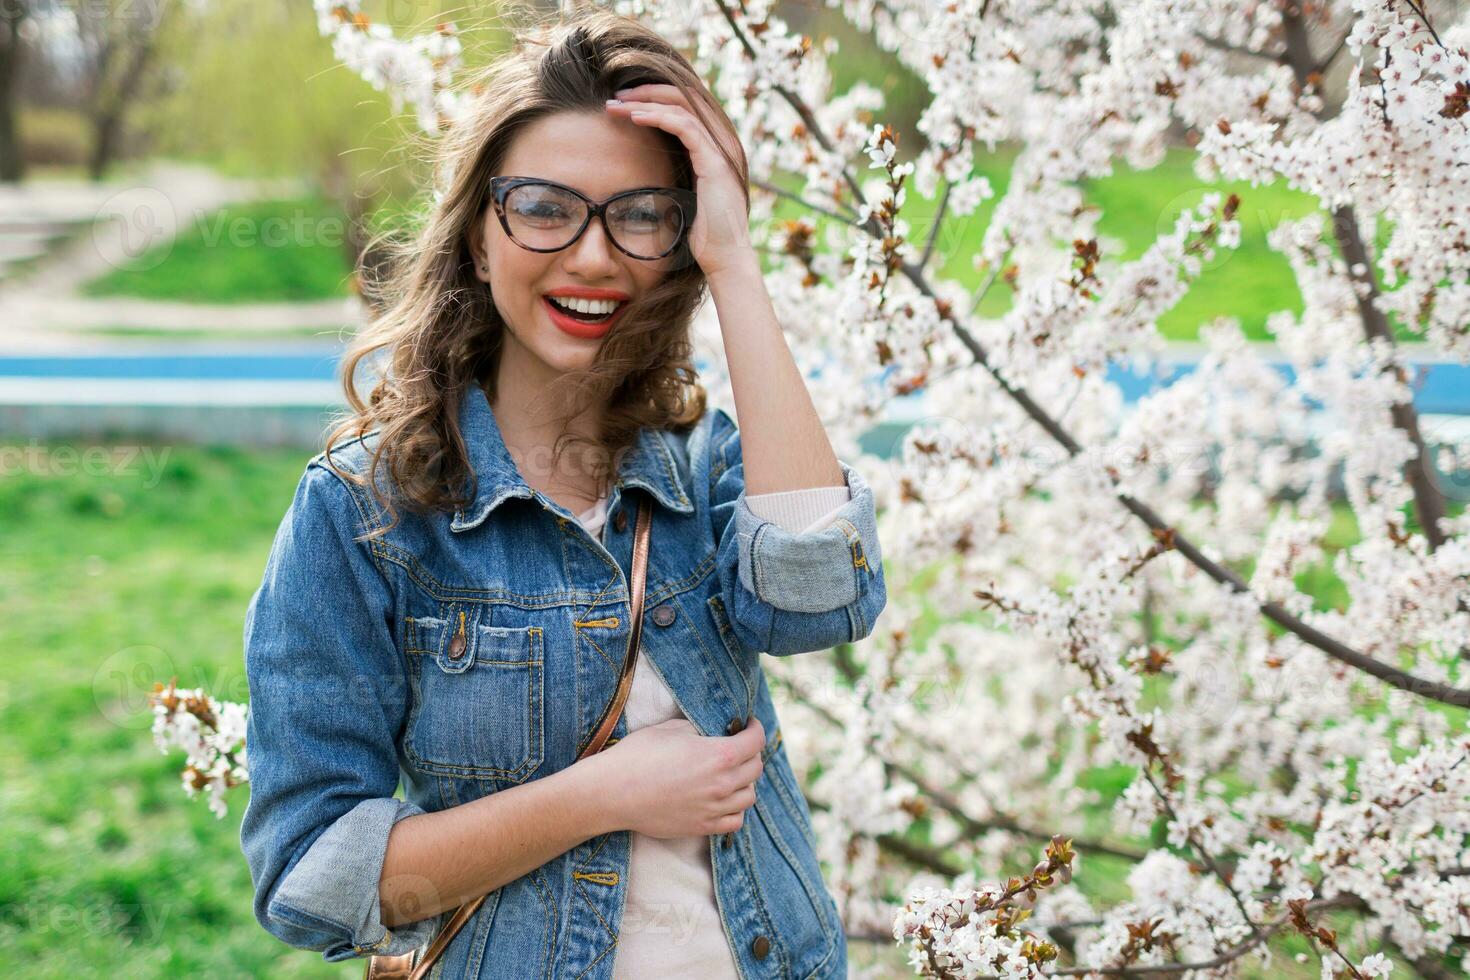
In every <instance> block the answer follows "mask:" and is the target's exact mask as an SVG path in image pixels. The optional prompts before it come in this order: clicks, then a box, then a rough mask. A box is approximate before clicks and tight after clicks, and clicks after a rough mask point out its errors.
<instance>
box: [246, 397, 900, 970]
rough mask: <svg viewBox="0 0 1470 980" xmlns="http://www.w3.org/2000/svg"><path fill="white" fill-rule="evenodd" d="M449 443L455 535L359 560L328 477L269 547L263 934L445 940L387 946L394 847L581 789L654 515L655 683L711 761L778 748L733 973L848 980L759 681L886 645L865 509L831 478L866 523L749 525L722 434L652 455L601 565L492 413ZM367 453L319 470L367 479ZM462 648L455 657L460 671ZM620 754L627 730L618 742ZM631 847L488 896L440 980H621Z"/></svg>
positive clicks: (608, 837)
mask: <svg viewBox="0 0 1470 980" xmlns="http://www.w3.org/2000/svg"><path fill="white" fill-rule="evenodd" d="M459 424H460V427H461V431H462V433H463V436H464V440H465V443H466V447H467V450H468V453H469V457H470V464H471V467H472V468H473V470H474V473H475V476H476V479H475V487H474V496H473V501H472V502H471V503H470V504H469V505H468V506H466V507H465V509H463V510H460V511H457V512H455V513H453V514H452V515H451V514H448V513H443V512H437V513H434V514H416V513H413V512H409V511H403V512H402V519H401V522H400V523H399V524H398V525H397V526H396V527H394V528H393V529H391V530H390V531H389V532H388V533H387V535H386V536H384V537H381V538H377V539H372V540H370V541H364V540H361V539H360V535H362V534H363V533H364V532H365V531H367V530H369V529H371V528H373V527H380V526H383V525H384V524H386V523H387V520H386V517H385V515H384V514H383V513H382V512H381V511H380V510H379V508H378V507H377V505H376V503H375V502H374V501H373V499H372V496H371V494H369V493H368V492H367V490H366V489H365V488H363V487H359V486H356V485H354V484H353V483H351V482H350V481H348V480H345V479H343V478H342V477H341V476H340V475H338V474H337V473H334V472H333V471H332V469H331V468H330V467H329V466H328V465H327V460H326V454H325V453H322V454H319V455H318V456H316V457H315V458H313V459H312V460H311V461H310V462H309V463H308V464H307V466H306V470H305V473H304V474H303V476H302V478H301V481H300V483H299V485H298V486H297V488H296V495H295V498H294V499H293V500H292V502H291V506H290V509H289V510H288V511H287V513H286V515H285V517H284V518H283V519H282V521H281V525H280V528H279V530H278V531H277V533H276V537H275V541H274V543H273V545H272V547H271V552H270V556H269V558H268V560H267V564H266V568H265V574H264V577H263V580H262V582H261V585H260V588H259V590H257V592H256V593H255V595H254V597H253V598H252V599H251V602H250V605H249V608H248V610H247V612H246V617H245V635H244V639H245V667H246V673H247V677H248V680H249V685H250V716H249V728H248V732H247V742H246V749H247V752H248V765H249V770H250V786H251V791H250V792H251V795H250V800H249V803H248V805H247V807H246V810H245V816H244V821H243V824H242V826H241V829H240V842H241V847H242V850H243V851H244V853H245V857H246V860H247V862H248V864H249V866H250V874H251V880H252V882H253V885H254V889H255V895H254V911H255V917H256V919H257V920H258V921H259V922H260V924H261V925H262V926H264V927H265V929H266V930H267V931H269V932H270V933H271V934H272V935H274V936H276V937H277V938H279V939H281V940H282V941H284V942H286V943H289V944H290V945H292V946H296V947H300V948H302V949H312V950H319V951H321V953H322V955H323V958H324V959H326V960H328V961H336V960H344V959H349V958H352V957H360V956H367V955H369V954H372V953H404V952H408V951H410V950H412V949H414V948H415V947H418V946H422V945H423V944H425V943H427V942H428V941H429V940H430V939H431V938H432V937H433V935H434V934H435V932H436V931H437V930H438V929H439V927H440V925H441V924H442V923H443V922H444V921H447V919H448V915H449V913H448V912H445V913H442V914H440V915H436V916H431V917H428V918H425V919H421V920H419V921H417V922H413V923H409V924H405V925H400V926H396V927H394V928H392V929H388V928H386V927H385V926H384V924H383V922H382V919H381V908H380V905H379V900H378V881H379V876H380V874H381V872H382V865H383V854H384V852H385V850H386V848H387V840H388V833H389V830H390V829H391V828H392V826H393V824H394V823H396V822H397V821H399V820H402V819H404V818H405V817H408V816H410V815H413V814H418V813H425V812H433V811H437V810H442V809H445V808H447V807H453V806H459V805H461V804H464V803H469V802H471V801H472V800H476V799H479V798H481V797H483V796H486V795H487V794H490V793H495V792H498V791H500V790H502V789H506V788H508V787H511V786H516V785H520V784H523V783H526V782H528V781H530V780H533V779H539V778H541V777H543V776H546V775H549V774H551V773H554V772H557V771H558V770H560V769H563V768H565V767H567V766H570V765H572V763H573V762H574V760H575V759H576V756H577V752H578V750H579V748H580V747H581V746H582V745H583V744H585V742H586V741H587V740H588V739H589V738H590V737H591V735H592V731H593V728H594V726H595V724H596V722H597V720H598V716H599V714H600V713H601V711H602V710H603V709H604V707H605V706H606V705H607V703H608V702H609V701H610V700H611V699H612V696H613V691H614V687H615V685H616V683H617V678H618V672H619V669H620V667H621V664H622V657H623V651H624V650H625V649H626V647H627V641H628V629H629V610H628V604H629V590H628V587H627V573H628V569H629V568H630V567H631V558H632V545H633V532H634V528H635V525H636V518H637V506H638V500H639V499H640V495H641V494H649V495H651V497H652V500H653V530H652V551H651V554H650V557H649V562H648V581H647V588H646V592H645V601H644V608H645V610H646V611H647V614H646V615H645V617H644V623H643V641H642V642H643V649H644V651H645V652H646V654H647V656H648V662H649V663H650V664H651V665H652V666H653V668H654V669H655V670H656V671H658V673H659V674H660V676H661V677H662V678H663V680H664V682H665V683H666V684H668V686H669V688H670V689H671V690H672V691H673V693H674V696H675V698H676V699H677V701H678V704H679V707H680V709H681V710H682V711H683V712H684V714H685V715H687V716H688V718H689V720H690V721H691V722H692V723H693V724H694V726H695V727H696V728H697V729H698V730H699V731H700V732H701V733H703V734H705V735H721V736H722V735H725V734H727V733H728V730H729V729H728V726H730V725H731V723H732V722H734V723H736V724H737V725H740V724H743V723H744V720H745V719H746V718H747V717H749V716H750V715H754V716H755V717H757V718H759V719H760V721H761V724H762V726H763V727H764V729H765V732H766V746H765V749H764V750H763V751H762V758H763V761H764V762H765V768H764V770H763V771H762V773H761V775H760V776H759V777H758V778H757V780H756V802H755V804H754V805H753V806H752V807H751V808H750V809H748V810H747V811H746V813H745V821H744V823H743V825H742V826H741V828H740V829H739V830H738V831H736V832H735V833H733V834H732V835H729V838H728V841H726V840H725V839H724V838H723V837H722V835H711V836H710V838H709V844H710V858H711V861H712V863H713V867H714V878H715V891H716V897H717V902H718V906H719V908H720V912H721V919H722V921H723V924H724V928H725V932H726V935H727V938H728V940H729V942H730V945H731V950H732V952H733V954H734V956H735V959H736V961H737V963H738V964H739V966H740V970H741V972H742V973H743V974H744V976H745V977H746V978H756V977H769V978H783V980H809V978H829V977H845V976H846V975H847V943H846V937H845V936H844V935H843V932H842V928H841V924H840V919H839V916H838V911H837V907H836V905H835V903H834V902H833V899H832V896H831V894H830V892H829V891H828V889H827V888H826V886H825V884H824V882H823V879H822V871H821V868H820V866H819V864H818V862H817V858H816V853H815V850H814V839H813V835H812V828H811V813H810V811H809V810H808V808H807V804H806V801H805V799H804V798H803V796H802V792H801V788H800V786H799V784H798V783H797V780H796V778H795V775H794V774H793V772H792V769H791V764H790V762H789V760H788V759H787V756H786V750H785V746H784V745H783V743H782V738H781V726H780V723H779V720H778V719H777V717H776V710H775V707H774V705H773V704H772V701H771V696H770V692H769V690H768V688H767V686H766V678H765V673H764V672H763V670H762V669H761V662H760V654H761V652H765V653H769V654H772V655H775V656H788V655H791V654H797V653H805V652H808V651H814V650H823V649H827V648H830V647H832V646H834V645H836V644H838V643H843V642H847V641H853V640H859V639H861V638H863V637H865V636H867V635H868V634H869V633H870V632H871V631H872V629H873V626H874V621H875V620H876V619H877V617H878V614H879V613H880V612H882V610H883V608H884V605H885V604H886V602H887V590H886V587H885V584H884V580H883V565H882V556H881V554H880V551H879V544H878V535H877V530H876V516H875V511H874V502H873V492H872V489H871V488H870V487H869V486H868V485H867V483H866V482H864V480H863V478H862V477H861V476H860V475H859V474H858V473H857V471H855V470H854V469H852V468H851V467H850V466H848V465H847V464H846V463H845V462H844V463H841V467H842V473H843V477H844V479H845V480H846V483H847V487H848V490H849V492H850V494H851V499H850V500H849V501H848V503H847V504H846V505H844V506H843V508H842V509H841V511H840V512H839V513H838V515H837V517H836V519H835V520H834V521H833V522H832V523H831V524H829V525H828V526H826V527H824V528H821V529H820V530H816V531H808V532H803V533H792V532H790V531H786V530H783V529H782V528H781V527H780V526H778V525H777V524H774V523H771V522H770V521H765V520H762V519H761V518H759V517H758V516H756V514H755V513H753V512H752V511H751V509H750V507H749V505H748V503H747V501H746V496H745V479H744V467H743V464H742V459H741V451H740V434H739V432H738V430H737V429H736V427H735V424H734V423H733V422H732V421H731V419H730V417H729V415H727V414H726V413H725V412H723V411H720V410H718V409H715V410H711V411H709V412H707V413H706V414H705V415H704V417H703V418H702V419H701V420H700V421H699V422H698V423H697V424H696V425H695V426H694V427H693V428H692V429H691V430H689V431H687V432H682V433H680V432H673V431H658V430H654V429H644V430H643V431H642V432H641V433H640V434H639V439H638V441H637V444H636V445H635V446H634V447H633V448H632V450H631V451H629V452H628V453H627V454H626V455H625V456H624V457H623V459H622V460H620V464H619V469H618V476H617V478H616V480H615V481H614V483H613V485H612V488H611V490H610V493H609V498H608V510H607V513H608V515H609V517H610V518H611V517H614V516H616V515H617V514H619V512H620V511H621V512H624V513H625V514H626V517H627V520H626V521H625V522H622V526H621V527H619V526H618V525H619V522H617V521H614V520H612V519H609V520H608V521H607V523H606V524H604V526H603V528H602V530H601V533H600V535H599V536H598V537H594V536H593V535H592V534H590V533H589V532H588V531H587V530H586V528H584V527H583V526H582V525H581V524H580V523H579V522H578V521H577V519H576V515H574V514H572V513H570V512H569V511H568V510H566V509H565V508H564V507H562V506H560V505H559V504H557V503H555V502H554V501H552V500H551V499H550V498H548V497H547V496H545V495H544V494H542V493H540V492H539V491H537V490H535V489H533V488H532V487H530V486H529V485H528V484H527V483H526V482H525V480H524V479H523V478H522V476H521V474H520V472H519V470H518V469H517V468H516V465H515V462H514V461H513V460H512V458H511V456H510V454H509V452H508V451H507V449H506V446H505V443H504V441H503V439H502V438H501V435H500V431H499V428H498V426H497V425H496V422H495V417H494V413H493V411H492V410H491V407H490V404H489V402H488V401H487V399H486V398H485V394H484V392H483V391H482V390H481V389H480V388H479V387H477V386H470V387H468V388H467V389H466V390H465V392H464V394H463V396H462V397H461V399H460V402H459ZM375 438H376V432H373V433H368V434H367V435H366V436H364V437H363V438H362V439H361V440H356V441H353V442H349V443H347V444H344V445H342V446H339V447H335V448H334V449H333V451H332V459H333V460H334V461H335V462H336V464H337V466H338V467H339V468H341V469H343V470H345V471H349V472H355V473H364V472H366V471H367V462H368V459H369V454H370V451H371V448H372V444H373V440H374V439H375ZM630 489H631V490H633V493H632V494H631V495H629V494H628V493H627V492H628V491H629V490H630ZM625 496H626V498H627V499H624V497H625ZM661 606H662V607H667V613H663V612H661V613H659V614H657V615H655V614H654V612H653V611H654V610H655V609H657V608H658V607H661ZM668 613H671V614H672V615H668ZM456 636H463V637H464V641H465V647H464V652H463V653H461V654H460V655H459V656H452V655H451V652H450V641H451V640H452V639H454V638H455V637H456ZM625 735H627V723H626V720H625V719H622V718H620V719H619V721H618V724H617V727H616V729H615V730H614V732H613V738H622V737H624V736H625ZM400 780H401V782H402V787H403V798H402V799H399V798H397V797H396V796H395V793H396V791H397V789H398V787H399V784H400ZM629 837H630V834H629V832H628V831H627V830H626V829H625V830H618V831H615V832H612V833H606V834H601V835H599V836H596V837H593V838H591V839H589V840H587V841H584V842H582V843H581V844H579V845H577V846H576V847H574V848H572V849H571V850H570V851H567V852H565V853H563V854H561V855H559V856H558V857H556V858H555V859H553V860H551V861H548V862H547V863H545V864H543V865H541V866H540V867H539V868H536V869H535V870H533V871H531V872H529V873H527V874H525V875H523V876H521V877H520V878H518V879H516V880H515V881H512V882H509V883H508V884H506V885H504V886H502V887H500V888H498V889H496V890H495V891H494V892H492V893H491V894H490V896H489V897H488V898H487V899H486V901H485V902H484V904H483V905H482V906H481V907H480V909H479V910H478V911H477V913H476V914H475V916H474V918H473V919H472V920H471V921H470V922H469V923H467V924H466V925H465V927H464V928H463V929H462V930H461V931H460V932H459V934H458V935H457V936H456V937H455V939H454V941H453V942H452V943H451V944H450V945H449V948H448V949H447V950H446V952H445V954H444V956H443V957H442V958H441V961H440V965H439V966H436V968H435V970H434V973H433V976H434V977H442V978H446V980H447V978H456V980H458V978H491V977H516V978H519V977H527V976H538V977H553V978H560V977H568V978H571V977H577V978H597V980H605V978H608V977H611V975H612V965H613V952H614V947H615V944H616V942H617V937H618V930H619V926H620V923H621V918H622V913H623V899H624V896H625V879H626V876H627V872H628V858H629Z"/></svg>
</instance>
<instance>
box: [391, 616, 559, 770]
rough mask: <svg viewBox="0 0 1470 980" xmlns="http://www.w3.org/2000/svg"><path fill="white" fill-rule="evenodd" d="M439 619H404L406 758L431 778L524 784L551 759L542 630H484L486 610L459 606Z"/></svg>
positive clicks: (435, 617)
mask: <svg viewBox="0 0 1470 980" xmlns="http://www.w3.org/2000/svg"><path fill="white" fill-rule="evenodd" d="M438 613H439V614H438V615H433V616H419V617H406V618H405V621H404V652H405V653H406V654H407V656H408V661H409V680H410V683H411V684H412V685H413V706H412V708H411V709H410V711H409V717H408V722H407V731H406V733H405V736H404V754H405V755H406V756H407V757H408V759H409V761H410V762H412V763H413V764H414V765H415V766H416V767H417V768H419V769H421V770H423V771H425V772H432V773H438V774H440V775H444V776H458V777H460V778H462V779H496V780H505V781H509V782H521V781H523V780H525V779H526V778H527V777H529V776H530V775H531V774H532V773H533V772H535V771H536V769H537V767H539V766H540V765H541V761H542V759H543V758H544V755H545V744H546V743H545V732H544V726H543V721H542V718H543V710H542V708H543V702H544V700H545V691H544V688H543V681H544V673H543V670H542V633H541V627H539V626H482V625H480V623H479V620H480V616H481V614H482V609H481V608H480V607H478V606H469V605H464V604H459V603H446V604H444V607H443V608H442V609H440V610H438Z"/></svg>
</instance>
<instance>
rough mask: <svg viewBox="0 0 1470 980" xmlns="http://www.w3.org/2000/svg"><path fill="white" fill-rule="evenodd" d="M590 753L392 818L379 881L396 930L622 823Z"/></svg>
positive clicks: (387, 917)
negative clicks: (473, 795)
mask: <svg viewBox="0 0 1470 980" xmlns="http://www.w3.org/2000/svg"><path fill="white" fill-rule="evenodd" d="M597 763H598V758H597V756H595V755H593V756H589V757H588V758H586V759H583V760H581V761H579V762H577V763H575V764H574V765H572V766H569V767H567V768H566V769H563V770H561V771H559V772H555V773H552V774H551V775H549V776H546V777H544V778H542V779H537V780H533V781H532V782H529V783H524V784H522V785H519V786H512V787H510V788H509V789H504V790H501V791H500V792H497V793H492V794H490V795H489V796H486V797H484V798H482V799H478V800H475V801H474V802H472V803H466V804H463V805H462V806H456V807H450V808H449V809H447V810H440V811H438V812H437V813H421V814H415V815H414V816H411V817H407V818H405V819H403V820H400V821H398V823H396V824H394V825H393V830H392V832H391V833H390V834H389V835H388V850H387V853H386V854H385V855H384V857H383V873H382V877H381V878H380V879H379V883H378V895H379V898H380V900H381V904H382V920H383V924H384V925H385V926H388V927H389V928H390V929H391V928H392V927H394V926H397V925H403V924H406V923H409V922H417V921H418V920H420V919H426V918H428V917H430V916H432V915H438V914H439V913H440V912H443V911H445V910H447V909H453V908H456V907H458V906H460V905H462V904H464V903H465V902H467V901H469V900H470V899H472V898H475V897H477V896H479V895H483V894H485V893H487V892H491V891H494V890H495V889H497V888H499V887H500V886H501V885H504V884H506V883H508V882H511V881H514V880H515V879H517V878H519V877H520V876H521V875H523V874H525V873H526V872H528V871H531V870H532V869H534V868H538V867H540V866H541V865H543V864H545V863H546V862H547V861H550V860H551V859H552V858H554V857H556V856H557V855H559V854H563V853H565V852H567V851H569V850H571V849H572V848H574V847H576V846H577V845H578V844H580V843H582V842H583V841H585V840H588V839H589V838H592V837H596V836H597V835H598V834H604V833H608V832H610V831H612V830H616V829H618V828H617V827H616V826H615V825H616V824H617V822H618V821H617V819H616V817H615V816H614V815H613V813H612V811H611V810H610V809H609V808H608V806H607V799H606V797H605V796H604V794H603V793H602V792H601V790H600V784H599V780H598V772H599V766H598V764H597Z"/></svg>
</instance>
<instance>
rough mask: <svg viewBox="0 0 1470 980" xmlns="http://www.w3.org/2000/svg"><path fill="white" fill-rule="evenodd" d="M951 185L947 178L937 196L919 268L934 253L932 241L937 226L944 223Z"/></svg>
mask: <svg viewBox="0 0 1470 980" xmlns="http://www.w3.org/2000/svg"><path fill="white" fill-rule="evenodd" d="M953 186H954V185H953V184H951V183H950V182H949V181H947V180H946V181H945V182H944V192H943V193H942V194H941V195H940V196H939V209H938V210H937V211H935V212H934V223H933V224H931V225H930V226H929V237H928V239H927V240H926V241H925V242H924V254H923V255H921V256H919V268H920V269H922V268H924V267H925V266H926V265H928V264H929V256H931V255H933V254H934V242H935V240H936V239H938V238H939V226H940V225H941V224H943V223H944V212H945V209H946V208H948V207H949V192H950V189H951V188H952V187H953Z"/></svg>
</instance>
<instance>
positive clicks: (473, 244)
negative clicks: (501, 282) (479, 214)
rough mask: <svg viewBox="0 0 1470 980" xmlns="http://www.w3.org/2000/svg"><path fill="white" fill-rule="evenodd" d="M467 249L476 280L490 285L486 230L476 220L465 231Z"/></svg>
mask: <svg viewBox="0 0 1470 980" xmlns="http://www.w3.org/2000/svg"><path fill="white" fill-rule="evenodd" d="M464 242H465V248H466V249H467V250H468V251H469V254H470V262H471V263H472V264H473V266H474V268H473V270H472V271H473V273H474V276H475V278H476V279H478V280H480V281H481V282H486V283H488V282H489V281H490V260H489V259H488V258H487V257H486V255H485V236H484V229H483V228H482V227H481V226H480V224H479V220H478V219H476V220H475V221H474V222H471V223H470V227H469V228H467V229H466V230H465V235H464Z"/></svg>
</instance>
